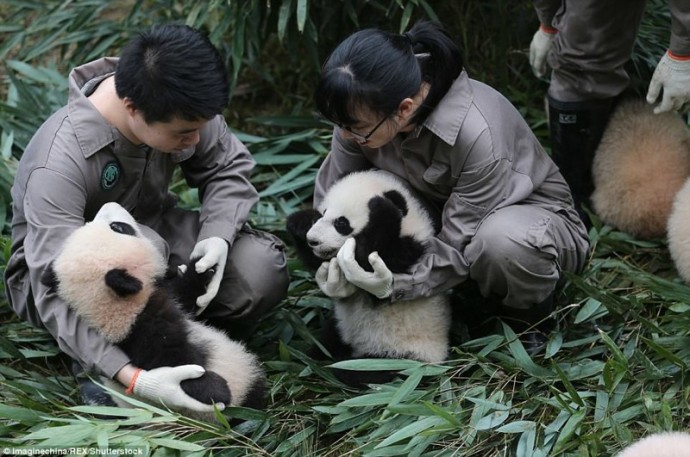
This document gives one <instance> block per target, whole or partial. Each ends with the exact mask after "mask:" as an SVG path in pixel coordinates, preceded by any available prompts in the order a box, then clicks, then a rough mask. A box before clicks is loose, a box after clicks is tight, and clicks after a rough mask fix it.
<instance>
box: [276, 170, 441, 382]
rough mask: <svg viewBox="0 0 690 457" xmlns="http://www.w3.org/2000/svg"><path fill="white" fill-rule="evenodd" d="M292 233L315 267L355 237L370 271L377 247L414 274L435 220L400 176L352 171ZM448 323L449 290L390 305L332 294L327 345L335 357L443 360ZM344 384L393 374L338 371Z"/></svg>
mask: <svg viewBox="0 0 690 457" xmlns="http://www.w3.org/2000/svg"><path fill="white" fill-rule="evenodd" d="M287 230H288V232H289V233H290V234H291V235H292V237H293V239H294V241H295V249H296V251H297V255H298V256H299V257H300V259H301V260H302V262H303V264H304V265H305V266H306V267H308V268H310V269H312V270H316V269H318V267H319V266H320V265H321V264H322V263H323V262H328V261H329V260H330V259H333V258H334V257H335V256H336V255H337V253H338V250H339V249H340V247H341V246H342V245H343V244H344V243H345V240H347V239H348V238H350V237H353V238H354V239H355V242H356V249H355V259H356V260H357V262H358V263H359V264H360V266H361V267H362V268H364V269H365V270H367V271H372V267H371V265H370V264H369V262H368V257H369V254H371V253H372V252H378V254H379V256H380V257H381V259H382V260H383V261H384V262H385V263H386V265H387V266H388V268H389V269H390V270H391V272H393V273H409V271H410V268H411V267H412V266H413V265H414V264H415V262H416V261H417V260H418V259H419V258H420V257H421V255H422V254H423V253H424V249H425V242H426V241H428V240H429V239H431V238H432V237H433V236H434V232H435V230H434V225H433V223H432V221H431V218H430V216H429V214H428V212H427V211H426V210H425V208H424V207H423V206H422V204H421V203H420V201H419V200H418V199H416V198H415V197H414V196H413V195H412V193H411V192H410V191H409V190H408V189H407V187H406V185H405V184H404V183H403V182H402V181H401V180H400V179H399V178H397V177H396V176H394V175H392V174H390V173H388V172H385V171H382V170H368V171H361V172H355V173H351V174H349V175H347V176H345V177H344V178H342V179H340V180H339V181H337V182H336V183H334V184H333V186H332V187H331V188H330V189H329V190H328V191H327V193H326V195H325V196H324V198H323V201H322V202H321V204H320V205H319V207H318V210H314V209H306V210H301V211H298V212H296V213H293V214H291V215H290V216H288V219H287ZM450 322H451V311H450V304H449V301H448V299H447V297H446V296H445V294H439V295H435V296H431V297H424V298H417V299H413V300H404V301H397V302H391V301H390V299H378V298H377V297H375V296H374V295H372V294H370V293H368V292H366V291H364V290H361V289H356V288H354V287H353V293H352V294H351V295H349V296H347V297H344V298H334V299H333V312H332V316H331V319H330V320H329V322H328V323H327V327H326V328H325V329H324V331H323V335H324V336H323V338H322V339H323V341H322V343H323V346H324V347H325V348H326V349H327V350H328V352H330V354H331V355H332V356H333V358H334V359H335V360H336V361H340V360H349V359H357V358H407V359H415V360H419V361H423V362H430V363H438V362H442V361H444V360H445V359H446V358H447V356H448V349H449V348H448V346H449V342H448V338H449V330H450ZM336 374H337V375H338V377H339V378H340V379H341V380H342V381H343V382H345V383H347V384H350V385H353V386H361V385H363V384H368V383H380V382H387V381H389V380H390V379H392V378H393V376H394V373H391V372H386V371H379V372H364V371H345V370H336Z"/></svg>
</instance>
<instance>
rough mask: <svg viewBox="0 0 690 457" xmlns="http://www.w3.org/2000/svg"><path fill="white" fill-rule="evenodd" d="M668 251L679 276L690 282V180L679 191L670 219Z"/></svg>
mask: <svg viewBox="0 0 690 457" xmlns="http://www.w3.org/2000/svg"><path fill="white" fill-rule="evenodd" d="M667 241H668V250H669V252H670V254H671V258H672V259H673V263H674V264H675V266H676V270H677V271H678V274H679V275H680V277H681V278H683V280H684V281H685V282H690V179H689V180H688V181H686V183H685V185H684V186H683V187H682V188H681V189H680V190H679V191H678V193H677V194H676V198H675V200H674V202H673V210H672V211H671V216H670V217H669V219H668V232H667Z"/></svg>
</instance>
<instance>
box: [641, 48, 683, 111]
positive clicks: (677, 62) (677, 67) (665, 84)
mask: <svg viewBox="0 0 690 457" xmlns="http://www.w3.org/2000/svg"><path fill="white" fill-rule="evenodd" d="M662 88H663V89H664V94H663V98H662V99H661V103H659V104H658V105H657V106H656V107H655V108H654V114H659V113H665V112H666V111H672V110H673V111H679V110H680V109H681V108H682V107H683V105H684V104H686V103H687V102H688V101H690V58H683V60H681V59H679V58H678V57H677V56H674V55H673V54H672V53H671V51H668V52H667V53H666V54H664V56H663V57H662V58H661V60H660V61H659V64H658V65H657V66H656V70H654V75H652V80H651V82H650V83H649V90H648V91H647V102H648V103H654V102H656V100H657V98H658V97H659V92H660V91H661V89H662Z"/></svg>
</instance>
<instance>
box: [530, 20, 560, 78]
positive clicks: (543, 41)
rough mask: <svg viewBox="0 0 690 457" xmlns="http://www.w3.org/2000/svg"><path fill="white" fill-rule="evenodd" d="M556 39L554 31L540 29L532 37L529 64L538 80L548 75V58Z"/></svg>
mask: <svg viewBox="0 0 690 457" xmlns="http://www.w3.org/2000/svg"><path fill="white" fill-rule="evenodd" d="M555 38H556V32H555V31H554V29H547V28H544V27H543V26H541V27H539V30H537V33H535V34H534V36H533V37H532V42H531V43H530V44H529V64H530V65H531V66H532V72H533V73H534V75H535V76H536V77H537V78H542V77H543V76H544V75H545V74H546V56H547V55H548V54H549V50H551V44H552V43H553V40H554V39H555Z"/></svg>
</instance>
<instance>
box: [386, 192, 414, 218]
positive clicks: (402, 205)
mask: <svg viewBox="0 0 690 457" xmlns="http://www.w3.org/2000/svg"><path fill="white" fill-rule="evenodd" d="M383 196H384V197H386V198H387V199H388V200H390V201H391V202H392V203H393V204H394V205H395V206H396V207H397V208H398V209H399V210H400V212H401V213H402V216H403V217H405V216H407V212H408V208H407V201H406V200H405V197H403V194H401V193H400V192H398V191H397V190H389V191H388V192H384V193H383Z"/></svg>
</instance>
